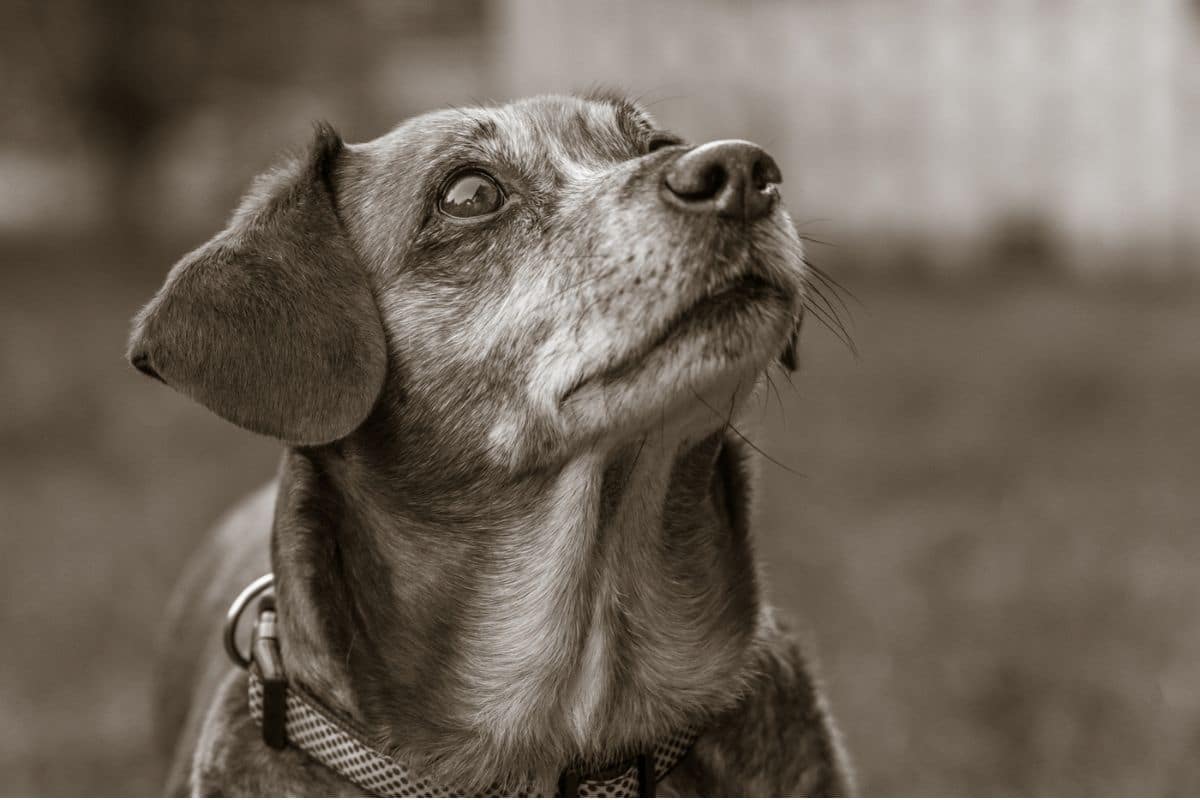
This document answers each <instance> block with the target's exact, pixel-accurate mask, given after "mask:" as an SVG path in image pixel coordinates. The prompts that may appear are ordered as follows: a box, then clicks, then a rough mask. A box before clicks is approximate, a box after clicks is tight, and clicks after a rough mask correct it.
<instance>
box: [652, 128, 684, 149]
mask: <svg viewBox="0 0 1200 800" xmlns="http://www.w3.org/2000/svg"><path fill="white" fill-rule="evenodd" d="M678 144H683V139H680V138H679V137H678V136H672V135H671V134H669V133H656V134H655V135H654V136H651V137H650V141H649V142H648V143H647V144H646V152H647V153H653V152H654V151H655V150H661V149H662V148H664V147H674V146H675V145H678Z"/></svg>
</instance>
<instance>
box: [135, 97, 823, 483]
mask: <svg viewBox="0 0 1200 800" xmlns="http://www.w3.org/2000/svg"><path fill="white" fill-rule="evenodd" d="M779 181H780V174H779V170H778V167H777V166H776V165H775V162H774V161H773V160H772V159H771V157H770V156H769V155H767V154H766V153H765V152H764V151H762V150H761V149H760V148H758V147H757V146H755V145H752V144H750V143H748V142H741V141H722V142H711V143H709V144H705V145H701V146H692V145H689V144H685V143H684V142H682V141H681V140H680V139H678V138H676V137H675V136H673V135H671V134H668V133H666V132H664V131H662V130H660V129H659V128H658V126H657V125H656V124H655V122H654V121H653V120H652V119H651V118H650V117H649V116H648V115H647V114H646V113H645V112H644V111H642V110H641V109H639V108H637V107H636V106H634V105H633V104H631V103H628V102H626V101H624V100H621V99H619V98H612V97H589V98H578V97H540V98H535V99H531V100H525V101H521V102H517V103H513V104H510V105H506V106H500V107H492V108H471V109H456V110H451V111H443V112H437V113H432V114H427V115H424V116H421V117H418V118H415V119H413V120H411V121H409V122H407V123H405V124H404V125H402V126H400V127H399V128H397V129H396V130H394V131H392V132H391V133H389V134H387V135H385V136H383V137H381V138H379V139H376V140H375V141H372V142H369V143H366V144H362V145H344V144H343V143H342V142H341V140H340V139H339V138H338V137H337V135H336V134H334V133H333V132H332V130H330V129H329V128H326V127H322V128H320V129H319V130H318V133H317V136H316V141H315V143H314V144H313V145H312V147H311V149H310V152H309V153H308V154H307V155H306V156H305V157H302V158H298V159H295V160H293V161H292V162H290V163H288V164H286V165H285V166H284V167H282V168H281V169H279V170H277V171H274V172H271V173H268V174H267V175H265V176H264V177H262V178H260V179H259V181H258V183H257V184H256V186H255V188H254V189H253V190H252V191H251V192H250V194H249V196H248V197H247V198H246V199H245V200H244V202H243V203H242V206H241V207H240V208H239V210H238V211H237V212H236V213H235V214H234V216H233V218H232V220H231V222H230V224H229V226H228V227H227V228H226V229H225V230H224V231H223V232H222V233H220V234H218V235H217V236H216V237H215V238H214V239H212V240H211V241H210V242H208V243H207V244H205V245H203V246H202V247H200V248H199V249H198V250H196V251H194V252H192V253H191V254H189V255H187V256H186V257H185V258H184V259H183V260H182V261H181V262H180V263H179V264H178V265H176V267H175V268H174V269H173V270H172V272H171V274H170V276H169V277H168V279H167V281H166V284H165V285H164V286H163V288H162V289H161V290H160V292H159V293H158V295H157V296H156V297H155V298H154V300H153V301H152V302H151V303H150V304H149V305H148V306H147V307H146V308H145V309H144V310H143V311H142V312H141V314H140V315H139V316H138V318H137V320H136V322H135V326H134V332H133V336H132V340H131V344H130V349H129V356H130V359H131V360H132V362H133V364H134V365H135V366H136V367H137V368H138V369H140V370H142V371H143V372H145V373H147V374H150V375H152V376H154V377H157V378H159V379H161V380H162V381H164V382H165V383H167V384H169V385H171V386H173V387H174V388H176V389H179V390H181V391H183V392H184V393H186V394H188V395H190V396H192V397H193V398H194V399H196V400H198V401H199V402H201V403H203V404H204V405H206V406H207V407H209V408H210V409H212V410H213V411H215V412H216V413H218V414H220V415H221V416H223V417H225V418H227V419H229V420H231V421H233V422H235V423H237V424H238V425H241V426H243V427H246V428H248V429H250V430H252V431H256V432H259V433H264V434H268V435H271V436H274V437H277V438H279V439H281V440H283V441H285V442H287V443H290V444H294V445H320V444H326V443H329V442H333V441H336V440H339V439H342V438H344V437H346V436H348V435H349V434H351V433H353V432H354V431H356V430H357V429H359V428H360V427H361V426H363V424H364V422H365V421H367V420H368V418H369V417H371V418H377V419H379V420H383V421H386V422H387V424H388V425H389V426H391V427H392V428H395V426H400V427H401V428H402V429H403V430H402V431H400V432H399V434H401V435H397V436H396V437H395V439H394V440H396V441H403V442H405V443H406V446H408V447H409V448H411V449H412V450H413V452H420V453H421V454H422V455H421V457H422V458H424V459H426V460H427V461H438V462H439V463H440V464H441V465H442V466H448V465H452V464H455V465H459V466H460V467H461V468H463V469H467V468H469V466H468V465H472V464H474V465H478V464H484V465H488V467H489V468H491V469H496V468H502V469H506V470H529V469H536V468H539V467H542V466H548V465H552V464H553V463H556V462H557V461H560V460H562V459H564V458H566V457H568V456H569V455H570V454H571V453H573V452H576V451H578V450H579V449H581V448H586V447H590V446H594V445H597V444H602V443H603V442H604V441H605V440H612V441H613V442H614V443H615V442H618V441H621V440H627V439H628V438H629V437H630V436H631V435H634V434H636V433H637V432H638V431H639V430H645V429H649V428H651V427H659V426H662V427H665V428H671V429H676V430H678V431H680V432H681V433H682V434H683V435H685V436H693V435H695V436H699V435H703V434H705V433H708V432H711V431H712V430H715V429H716V428H719V427H720V426H721V425H722V424H724V422H725V421H726V418H727V416H728V415H729V413H731V412H732V404H733V403H735V402H736V401H737V400H738V398H739V397H741V396H743V395H744V394H745V393H747V392H749V390H750V389H751V387H752V386H753V385H754V384H755V382H756V381H757V379H758V378H759V377H760V376H761V374H762V373H763V372H764V370H765V369H766V368H767V367H768V366H769V364H770V363H771V362H772V361H773V360H775V359H777V358H780V354H781V353H787V352H789V351H790V344H789V340H790V338H791V337H792V336H793V333H794V331H795V328H796V324H797V320H798V318H799V314H800V310H801V303H802V297H803V291H804V277H805V275H804V272H803V268H802V263H803V262H802V258H801V247H800V242H799V240H798V237H797V236H796V233H795V230H794V228H793V226H792V224H791V222H790V219H789V218H788V216H787V215H786V213H785V212H784V211H783V210H782V209H781V208H780V206H779V203H778V197H777V190H776V184H778V183H779ZM373 410H374V413H373ZM372 427H373V428H376V427H377V426H374V425H373V426H372ZM376 432H378V431H376ZM391 432H392V433H396V431H394V430H392V431H391Z"/></svg>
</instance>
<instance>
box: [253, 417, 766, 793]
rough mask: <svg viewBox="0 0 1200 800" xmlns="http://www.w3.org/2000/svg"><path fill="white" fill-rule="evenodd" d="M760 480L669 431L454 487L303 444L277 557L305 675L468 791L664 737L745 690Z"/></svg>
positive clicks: (296, 667) (293, 456) (291, 460)
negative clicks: (752, 484)
mask: <svg viewBox="0 0 1200 800" xmlns="http://www.w3.org/2000/svg"><path fill="white" fill-rule="evenodd" d="M393 469H394V467H393ZM742 469H743V467H742V465H741V463H740V459H739V458H738V456H737V455H736V454H735V453H733V452H731V448H730V445H729V443H727V442H726V441H725V440H724V438H723V436H722V435H721V434H720V433H717V434H713V435H710V436H708V437H706V438H704V439H703V440H701V441H699V442H692V443H685V444H680V443H678V442H672V443H670V444H668V443H667V442H664V441H656V440H655V437H654V436H652V435H651V436H648V437H645V438H642V439H639V440H637V441H634V442H630V443H626V444H625V445H623V446H620V447H615V448H610V449H593V450H588V451H585V452H582V453H579V454H577V455H576V456H575V457H574V458H571V459H569V460H568V461H566V462H565V463H564V464H563V465H561V468H559V469H556V470H554V471H553V472H551V473H548V474H535V475H527V476H523V477H521V478H514V479H511V480H509V481H507V482H504V481H498V480H495V479H491V480H489V479H487V478H486V477H483V478H480V479H479V480H478V481H474V482H469V485H463V486H458V487H455V488H453V489H449V488H442V489H441V490H439V491H436V492H433V491H430V490H429V489H428V487H425V488H424V490H422V486H421V481H420V480H419V476H418V478H416V479H409V480H407V481H401V480H400V478H399V477H398V475H396V474H395V473H389V469H388V468H387V467H386V466H385V465H382V464H379V463H375V462H374V459H372V457H371V456H370V455H369V454H368V453H366V452H365V451H358V452H356V451H354V450H353V448H339V449H338V450H337V451H331V450H321V451H292V452H290V453H289V455H288V456H287V458H286V460H285V465H284V476H283V481H282V486H283V487H284V489H283V491H281V495H280V500H279V506H278V508H277V511H276V530H275V536H274V544H273V562H274V563H273V566H274V570H275V573H276V584H277V587H278V588H277V591H278V594H279V600H280V606H281V616H282V623H283V638H284V647H285V652H284V657H285V662H286V665H287V668H288V671H289V674H290V675H291V676H292V677H293V679H296V680H299V681H301V682H302V683H304V684H305V685H306V686H308V687H309V688H310V689H311V690H313V691H314V692H316V693H318V694H320V695H322V696H324V697H325V698H326V699H327V700H328V701H329V702H331V703H333V704H335V705H337V706H340V707H341V708H342V709H343V710H345V711H346V712H347V713H349V714H351V715H353V716H354V717H356V718H357V719H359V720H360V721H362V722H363V723H365V724H366V725H367V727H368V728H369V729H370V730H371V731H372V732H373V733H375V734H378V735H379V736H380V738H381V739H383V740H385V741H386V742H387V744H388V746H389V747H390V748H392V749H393V750H394V751H395V752H396V753H397V754H398V755H399V756H400V757H401V758H404V759H407V760H409V761H410V762H411V763H414V764H418V765H424V768H425V769H427V770H429V771H430V773H431V774H433V775H435V776H437V777H441V778H444V779H448V780H452V781H454V782H456V783H459V784H460V785H461V783H462V782H463V781H467V782H468V783H467V784H466V785H476V786H484V785H487V784H488V783H490V782H491V781H493V780H501V781H516V780H520V779H522V778H524V777H527V776H528V775H530V774H533V775H535V776H537V777H538V778H539V779H540V780H547V781H549V780H553V779H554V778H555V777H557V774H558V771H559V770H561V768H562V767H563V765H564V763H565V762H566V761H567V760H569V759H573V758H580V757H582V758H584V759H592V760H594V761H596V762H603V761H605V760H607V759H610V758H612V757H613V756H615V755H619V754H621V753H622V752H625V753H627V752H628V751H629V750H630V749H636V748H638V747H641V746H645V745H648V744H652V743H653V742H654V741H656V740H658V739H659V738H661V737H663V736H664V735H666V734H667V733H669V732H670V731H672V730H673V729H675V728H678V727H681V726H683V725H685V724H687V723H690V722H693V721H695V720H696V719H697V718H700V717H703V716H705V715H707V714H710V713H713V712H714V711H716V710H718V709H719V708H721V707H724V706H726V705H728V704H729V703H731V702H732V701H733V699H734V698H735V697H736V695H737V692H738V689H739V683H740V680H741V679H742V678H743V677H745V676H744V674H743V673H744V670H745V669H746V664H747V660H748V650H749V648H750V647H751V645H752V643H753V639H754V636H755V632H756V631H757V629H758V623H759V606H758V597H757V581H756V578H755V571H754V563H753V559H752V555H751V552H750V547H749V542H748V541H747V538H746V520H745V513H746V511H745V506H746V496H745V494H746V489H745V487H746V482H745V480H744V476H743V474H742ZM389 474H392V475H393V476H394V477H395V478H396V480H388V479H387V477H386V476H388V475H389ZM398 482H399V483H402V484H403V485H399V486H398V485H396V483H398Z"/></svg>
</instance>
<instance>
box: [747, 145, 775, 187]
mask: <svg viewBox="0 0 1200 800" xmlns="http://www.w3.org/2000/svg"><path fill="white" fill-rule="evenodd" d="M752 180H753V182H754V188H755V189H765V188H767V187H768V186H770V185H771V184H774V183H783V174H782V173H780V171H779V165H778V164H776V163H775V159H773V158H771V157H770V156H769V155H766V154H765V153H764V154H763V157H762V158H760V159H758V160H757V161H755V162H754V170H753V177H752Z"/></svg>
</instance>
